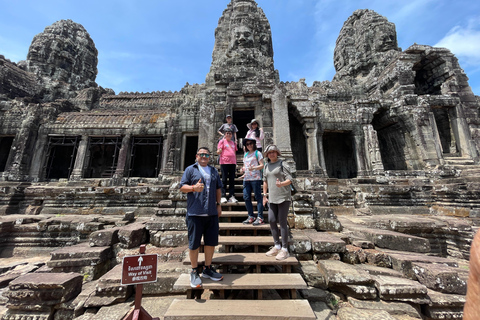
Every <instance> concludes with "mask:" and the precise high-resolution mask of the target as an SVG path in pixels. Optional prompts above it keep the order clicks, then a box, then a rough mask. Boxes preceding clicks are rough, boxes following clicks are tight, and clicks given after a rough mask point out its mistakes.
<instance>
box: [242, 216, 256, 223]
mask: <svg viewBox="0 0 480 320" xmlns="http://www.w3.org/2000/svg"><path fill="white" fill-rule="evenodd" d="M254 221H255V218H254V217H248V218H247V220H245V221H243V224H252V223H253V224H255V222H254Z"/></svg>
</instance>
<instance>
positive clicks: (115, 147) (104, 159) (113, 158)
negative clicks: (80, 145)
mask: <svg viewBox="0 0 480 320" xmlns="http://www.w3.org/2000/svg"><path fill="white" fill-rule="evenodd" d="M121 146H122V138H121V137H90V141H89V162H88V163H89V165H88V168H87V170H86V172H85V178H111V177H112V176H113V174H114V173H115V170H116V169H117V161H118V154H119V151H120V148H121Z"/></svg>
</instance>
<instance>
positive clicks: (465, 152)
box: [449, 106, 478, 160]
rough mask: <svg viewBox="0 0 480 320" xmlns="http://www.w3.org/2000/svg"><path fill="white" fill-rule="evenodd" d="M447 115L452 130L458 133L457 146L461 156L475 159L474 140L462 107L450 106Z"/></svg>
mask: <svg viewBox="0 0 480 320" xmlns="http://www.w3.org/2000/svg"><path fill="white" fill-rule="evenodd" d="M449 117H450V123H451V124H452V127H453V129H454V131H456V132H457V133H458V135H457V137H456V139H458V141H457V147H458V149H459V150H460V155H461V156H462V157H468V158H470V159H474V160H477V158H478V156H477V151H476V148H475V142H474V141H473V139H472V135H471V132H470V128H469V126H468V123H467V120H466V119H465V115H464V112H463V109H462V108H460V106H456V107H454V108H451V109H450V112H449Z"/></svg>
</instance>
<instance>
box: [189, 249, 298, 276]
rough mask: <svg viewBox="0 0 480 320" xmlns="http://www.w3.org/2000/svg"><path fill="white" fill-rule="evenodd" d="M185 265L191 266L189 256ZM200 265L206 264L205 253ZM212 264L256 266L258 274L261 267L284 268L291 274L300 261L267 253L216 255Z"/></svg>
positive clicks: (202, 255)
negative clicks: (278, 258) (269, 255)
mask: <svg viewBox="0 0 480 320" xmlns="http://www.w3.org/2000/svg"><path fill="white" fill-rule="evenodd" d="M183 264H185V265H190V257H189V256H187V257H186V258H185V259H184V260H183ZM198 264H199V265H203V264H205V255H204V254H203V253H200V254H199V255H198ZM212 264H214V265H221V266H229V265H233V266H256V270H257V272H260V270H261V266H282V267H283V269H284V272H287V273H289V272H290V271H291V267H292V266H296V265H298V260H297V259H296V258H295V257H292V256H290V257H288V258H287V259H285V260H276V259H275V257H268V256H266V255H265V253H250V252H242V253H240V252H237V253H215V255H214V256H213V260H212Z"/></svg>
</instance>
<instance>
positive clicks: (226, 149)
mask: <svg viewBox="0 0 480 320" xmlns="http://www.w3.org/2000/svg"><path fill="white" fill-rule="evenodd" d="M217 149H222V153H221V154H220V164H237V155H236V154H235V151H237V144H236V143H235V142H234V141H232V140H230V142H228V141H227V139H222V140H220V141H219V142H218V146H217Z"/></svg>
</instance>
